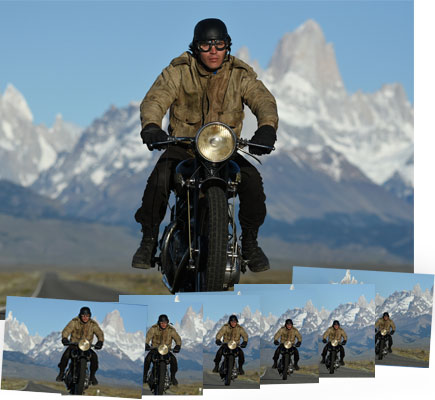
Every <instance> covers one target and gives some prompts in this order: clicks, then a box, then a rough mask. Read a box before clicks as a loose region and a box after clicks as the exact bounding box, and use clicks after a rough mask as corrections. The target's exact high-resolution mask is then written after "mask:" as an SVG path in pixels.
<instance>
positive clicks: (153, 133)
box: [140, 124, 169, 151]
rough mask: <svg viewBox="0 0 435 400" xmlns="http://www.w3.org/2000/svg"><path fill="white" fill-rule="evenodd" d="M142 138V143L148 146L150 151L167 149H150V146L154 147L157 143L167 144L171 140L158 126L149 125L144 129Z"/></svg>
mask: <svg viewBox="0 0 435 400" xmlns="http://www.w3.org/2000/svg"><path fill="white" fill-rule="evenodd" d="M140 137H141V138H142V142H143V143H144V144H146V145H147V146H148V150H150V151H151V150H153V149H157V150H162V149H163V148H164V147H165V146H163V145H160V146H153V147H150V145H153V144H154V143H157V142H166V141H167V140H168V138H169V135H168V134H167V133H166V132H165V131H164V130H163V129H161V128H160V127H159V126H158V125H156V124H148V125H147V126H145V128H143V129H142V132H141V133H140Z"/></svg>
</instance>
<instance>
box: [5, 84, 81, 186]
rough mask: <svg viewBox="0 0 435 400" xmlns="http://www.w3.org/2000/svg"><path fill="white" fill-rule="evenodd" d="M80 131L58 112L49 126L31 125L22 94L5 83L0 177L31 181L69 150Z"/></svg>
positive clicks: (24, 181)
mask: <svg viewBox="0 0 435 400" xmlns="http://www.w3.org/2000/svg"><path fill="white" fill-rule="evenodd" d="M81 132H82V128H80V127H78V126H76V125H74V124H72V123H69V122H65V121H63V119H62V116H61V115H57V117H56V121H55V123H54V125H53V126H52V127H51V128H47V127H46V126H44V125H34V123H33V114H32V112H31V110H30V108H29V106H28V104H27V102H26V100H25V98H24V96H23V95H22V94H21V93H20V92H19V91H18V90H17V89H16V88H15V87H14V86H13V85H11V84H9V85H8V86H7V88H6V90H5V92H4V94H3V95H1V94H0V171H1V172H0V178H2V179H8V180H10V181H12V182H15V183H18V184H21V185H23V186H28V185H31V184H32V183H33V182H34V181H35V180H36V179H37V178H38V177H39V175H40V173H41V172H42V171H46V170H47V169H49V168H50V167H51V166H53V164H54V163H55V161H56V159H57V157H58V155H59V154H60V153H62V152H68V151H71V150H72V148H73V147H74V146H75V144H76V142H77V140H78V138H79V136H80V134H81Z"/></svg>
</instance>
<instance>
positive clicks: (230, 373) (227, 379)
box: [225, 354, 234, 386]
mask: <svg viewBox="0 0 435 400" xmlns="http://www.w3.org/2000/svg"><path fill="white" fill-rule="evenodd" d="M233 368H234V356H233V355H232V354H230V355H229V356H228V358H227V373H226V375H225V386H230V384H231V377H232V376H233Z"/></svg>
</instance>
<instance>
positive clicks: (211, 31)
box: [189, 18, 231, 56]
mask: <svg viewBox="0 0 435 400" xmlns="http://www.w3.org/2000/svg"><path fill="white" fill-rule="evenodd" d="M209 40H223V41H225V44H226V49H227V50H228V53H229V52H230V51H231V37H230V35H228V31H227V27H226V26H225V24H224V23H223V22H222V21H221V20H220V19H217V18H207V19H203V20H202V21H199V22H198V23H197V24H196V26H195V30H194V31H193V40H192V43H190V45H189V50H190V51H191V52H192V53H193V54H194V55H195V56H197V55H198V53H199V51H200V50H199V48H198V43H199V42H206V41H209Z"/></svg>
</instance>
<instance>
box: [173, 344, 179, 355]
mask: <svg viewBox="0 0 435 400" xmlns="http://www.w3.org/2000/svg"><path fill="white" fill-rule="evenodd" d="M180 350H181V346H179V345H178V344H177V345H176V346H175V347H174V349H173V350H172V351H173V352H174V353H179V352H180Z"/></svg>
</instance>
